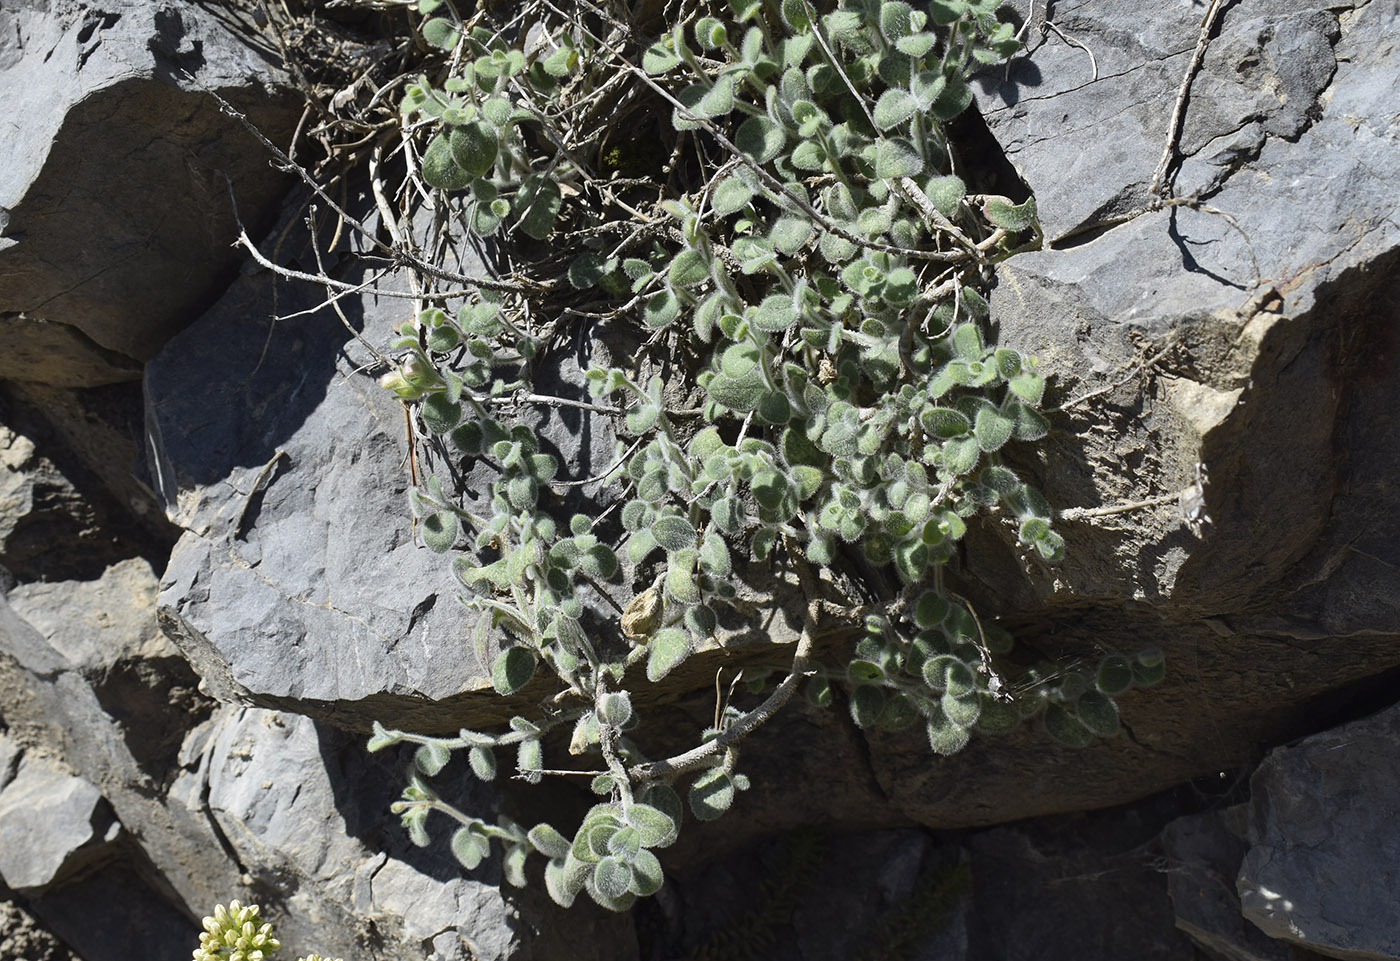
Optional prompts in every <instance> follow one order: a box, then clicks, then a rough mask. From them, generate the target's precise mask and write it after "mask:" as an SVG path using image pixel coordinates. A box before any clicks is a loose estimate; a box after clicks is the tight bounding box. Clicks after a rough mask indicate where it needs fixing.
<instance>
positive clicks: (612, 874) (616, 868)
mask: <svg viewBox="0 0 1400 961" xmlns="http://www.w3.org/2000/svg"><path fill="white" fill-rule="evenodd" d="M593 884H594V886H595V887H596V888H597V889H598V893H600V894H602V895H603V896H604V897H606V898H620V897H622V895H624V894H626V893H627V889H628V888H629V887H631V886H632V869H631V868H630V867H628V866H627V864H626V862H624V861H623V860H622V859H621V858H618V857H612V856H609V857H605V858H603V859H602V860H601V861H599V862H598V864H597V865H596V866H595V867H594V868H593Z"/></svg>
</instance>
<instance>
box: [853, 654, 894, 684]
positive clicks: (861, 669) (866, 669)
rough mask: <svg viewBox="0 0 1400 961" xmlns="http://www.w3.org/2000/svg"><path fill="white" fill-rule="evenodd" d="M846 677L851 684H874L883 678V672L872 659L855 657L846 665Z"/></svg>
mask: <svg viewBox="0 0 1400 961" xmlns="http://www.w3.org/2000/svg"><path fill="white" fill-rule="evenodd" d="M846 677H847V679H849V680H850V682H851V683H852V684H876V683H879V682H880V681H883V680H884V679H885V672H884V671H883V670H882V669H881V668H880V665H878V664H876V663H875V662H874V661H865V660H860V659H856V660H854V661H851V663H850V664H848V665H847V666H846Z"/></svg>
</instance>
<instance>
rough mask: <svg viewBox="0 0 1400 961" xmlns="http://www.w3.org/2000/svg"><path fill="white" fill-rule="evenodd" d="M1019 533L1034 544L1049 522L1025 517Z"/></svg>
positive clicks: (1047, 528) (1040, 518) (1025, 542)
mask: <svg viewBox="0 0 1400 961" xmlns="http://www.w3.org/2000/svg"><path fill="white" fill-rule="evenodd" d="M1019 533H1020V537H1021V542H1022V543H1024V544H1034V543H1035V542H1036V541H1038V540H1040V539H1041V538H1043V537H1045V536H1047V535H1048V534H1049V533H1050V522H1049V521H1047V520H1046V519H1045V518H1043V517H1027V518H1026V519H1025V520H1023V521H1022V522H1021V530H1020V532H1019ZM1130 673H1131V670H1130Z"/></svg>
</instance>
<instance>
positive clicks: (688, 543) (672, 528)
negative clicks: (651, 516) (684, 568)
mask: <svg viewBox="0 0 1400 961" xmlns="http://www.w3.org/2000/svg"><path fill="white" fill-rule="evenodd" d="M651 533H652V536H654V537H655V538H656V542H657V543H658V544H660V545H661V546H662V547H663V548H665V550H666V552H667V553H668V554H669V553H673V552H675V551H679V550H682V549H683V548H686V547H694V546H695V527H694V526H693V525H692V524H691V523H690V521H688V520H686V519H685V518H684V517H676V516H674V515H672V516H668V517H658V518H657V519H656V522H655V523H653V524H652V525H651Z"/></svg>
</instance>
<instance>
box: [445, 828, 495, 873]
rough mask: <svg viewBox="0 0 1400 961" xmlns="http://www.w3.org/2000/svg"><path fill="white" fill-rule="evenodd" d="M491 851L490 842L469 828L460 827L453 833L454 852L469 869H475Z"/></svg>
mask: <svg viewBox="0 0 1400 961" xmlns="http://www.w3.org/2000/svg"><path fill="white" fill-rule="evenodd" d="M490 853H491V844H490V842H489V841H487V840H486V839H485V838H483V837H480V836H479V835H476V834H473V833H472V832H471V830H470V829H469V828H458V829H457V831H456V833H454V834H453V835H452V854H453V856H454V857H455V858H456V859H457V860H458V861H460V862H462V867H464V868H466V869H467V870H468V871H475V870H476V868H477V865H479V864H481V862H482V859H484V858H485V857H486V855H488V854H490Z"/></svg>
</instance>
